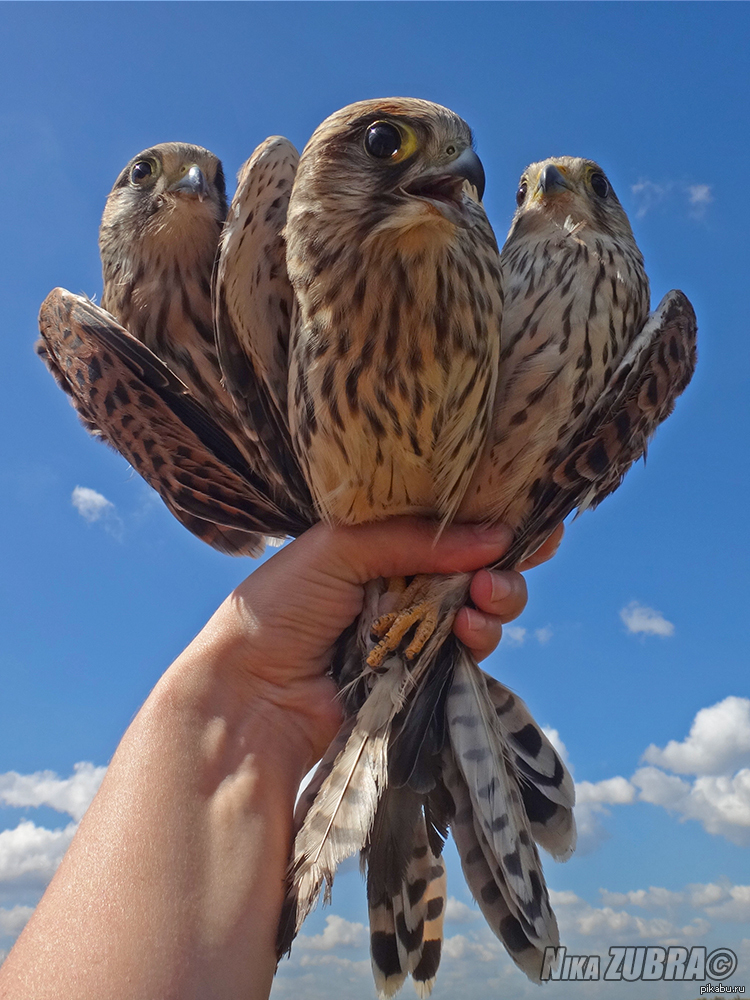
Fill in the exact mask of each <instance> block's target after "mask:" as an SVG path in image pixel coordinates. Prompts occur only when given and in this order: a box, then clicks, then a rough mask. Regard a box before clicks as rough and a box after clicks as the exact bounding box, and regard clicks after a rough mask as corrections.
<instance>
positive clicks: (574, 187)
mask: <svg viewBox="0 0 750 1000" xmlns="http://www.w3.org/2000/svg"><path fill="white" fill-rule="evenodd" d="M516 203H517V205H518V208H517V209H516V214H515V215H514V217H513V223H512V225H511V233H513V232H514V230H516V229H517V228H521V227H522V228H523V229H524V230H525V231H526V232H529V231H531V230H533V229H537V228H540V229H541V228H546V227H548V226H549V224H550V223H553V224H556V225H559V226H560V227H563V228H565V229H568V230H572V229H573V228H574V227H576V226H577V227H579V229H580V228H581V227H583V226H591V227H592V228H593V229H594V231H595V232H598V233H607V234H608V235H610V236H613V237H615V238H619V239H624V240H628V241H632V240H633V231H632V230H631V228H630V223H629V222H628V217H627V215H626V214H625V210H624V209H623V207H622V205H621V204H620V202H619V201H618V199H617V195H616V194H615V192H614V190H613V188H612V185H611V184H610V182H609V180H608V179H607V177H606V175H605V173H604V171H603V170H602V168H601V167H600V166H599V164H598V163H595V162H594V161H593V160H584V159H581V158H580V157H576V156H554V157H551V158H550V159H548V160H542V161H541V162H540V163H532V164H531V165H530V166H528V167H527V168H526V170H524V172H523V174H522V175H521V180H520V181H519V183H518V191H517V192H516Z"/></svg>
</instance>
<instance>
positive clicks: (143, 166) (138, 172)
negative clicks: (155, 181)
mask: <svg viewBox="0 0 750 1000" xmlns="http://www.w3.org/2000/svg"><path fill="white" fill-rule="evenodd" d="M152 173H153V167H152V166H151V164H150V163H149V162H148V160H139V161H138V162H137V163H136V164H135V166H134V167H133V169H132V170H131V171H130V179H131V181H132V182H133V184H140V182H141V181H145V179H146V178H147V177H150V176H151V174H152Z"/></svg>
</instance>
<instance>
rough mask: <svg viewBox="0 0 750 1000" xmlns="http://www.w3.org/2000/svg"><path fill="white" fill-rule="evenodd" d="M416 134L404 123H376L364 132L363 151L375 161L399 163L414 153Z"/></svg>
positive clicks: (416, 144)
mask: <svg viewBox="0 0 750 1000" xmlns="http://www.w3.org/2000/svg"><path fill="white" fill-rule="evenodd" d="M418 146H419V143H418V141H417V136H416V133H415V132H414V129H412V128H411V127H410V126H409V125H406V124H405V123H404V122H393V121H376V122H373V123H372V125H368V127H367V130H366V131H365V150H366V152H367V153H368V155H370V156H372V157H373V158H374V159H376V160H388V161H389V162H390V163H401V162H402V161H403V160H407V159H408V158H409V157H410V156H413V155H414V153H416V151H417V148H418Z"/></svg>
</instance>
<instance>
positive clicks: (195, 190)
mask: <svg viewBox="0 0 750 1000" xmlns="http://www.w3.org/2000/svg"><path fill="white" fill-rule="evenodd" d="M169 190H170V191H173V192H174V191H179V192H181V193H183V194H192V195H196V196H197V197H198V198H200V200H201V201H203V199H204V198H205V197H206V195H207V194H208V184H207V183H206V178H205V177H204V176H203V171H202V170H201V168H200V167H197V166H196V165H195V164H193V166H192V167H191V168H190V169H189V170H188V172H187V173H186V174H185V175H184V177H181V178H180V180H179V181H177V183H176V184H173V185H172V186H171V187H170V189H169Z"/></svg>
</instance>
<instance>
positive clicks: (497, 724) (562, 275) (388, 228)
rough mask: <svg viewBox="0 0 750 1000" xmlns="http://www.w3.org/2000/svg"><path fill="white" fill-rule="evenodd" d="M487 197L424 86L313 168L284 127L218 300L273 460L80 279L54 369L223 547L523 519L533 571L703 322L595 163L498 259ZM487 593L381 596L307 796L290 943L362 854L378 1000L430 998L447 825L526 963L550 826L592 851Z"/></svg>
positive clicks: (284, 942)
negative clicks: (276, 488) (653, 267)
mask: <svg viewBox="0 0 750 1000" xmlns="http://www.w3.org/2000/svg"><path fill="white" fill-rule="evenodd" d="M482 189H483V172H482V169H481V164H480V163H479V161H478V159H477V157H476V156H475V154H474V153H473V152H472V148H471V137H470V133H469V130H468V127H467V126H466V125H465V123H464V122H463V121H462V120H461V119H460V118H458V117H457V116H456V115H454V114H453V113H452V112H450V111H448V110H447V109H445V108H441V107H439V106H437V105H434V104H430V103H428V102H423V101H413V100H405V99H387V100H379V101H369V102H362V103H360V104H356V105H353V106H351V107H349V108H345V109H343V111H341V112H338V113H337V114H336V115H334V116H332V117H331V118H329V119H328V120H327V121H326V122H324V123H323V125H322V126H321V127H320V128H319V129H318V130H317V131H316V133H315V134H314V136H313V138H312V139H311V141H310V143H309V144H308V146H307V148H306V149H305V151H304V153H303V156H302V159H301V161H300V163H299V167H297V155H296V152H295V151H294V149H293V147H291V145H290V144H289V143H287V142H286V140H283V139H279V138H275V139H272V140H268V141H267V142H266V143H264V144H263V145H262V146H261V147H259V149H258V150H257V151H256V153H255V154H254V156H253V158H251V160H250V161H248V164H247V165H246V167H245V168H243V172H242V173H241V175H240V186H239V188H238V192H237V195H236V196H235V199H234V201H233V203H232V205H231V206H230V209H229V214H228V218H227V224H226V226H225V229H224V234H223V236H222V241H221V252H220V258H219V265H218V268H217V272H216V288H215V295H214V298H215V303H214V305H215V310H216V312H215V321H216V337H217V353H218V356H219V359H220V364H221V366H222V369H223V375H224V385H225V386H226V391H227V392H228V393H229V395H230V396H231V399H232V401H233V404H234V411H235V413H236V414H237V415H238V417H239V420H240V423H241V425H242V429H243V431H245V432H246V433H247V435H248V436H249V438H250V439H251V440H252V441H253V442H255V443H256V444H257V446H258V451H259V452H260V455H259V456H256V458H255V460H253V457H252V456H251V455H249V454H248V453H247V450H244V451H243V449H242V448H241V447H240V446H239V445H238V444H237V443H236V441H235V434H234V433H233V432H229V433H228V429H224V428H223V427H222V426H220V421H221V418H220V416H219V414H218V410H217V409H216V407H215V406H213V404H212V402H211V400H210V399H208V398H206V397H201V396H200V395H199V394H196V392H191V391H190V389H188V388H187V386H186V385H184V384H183V382H181V381H180V380H179V379H177V378H175V376H174V373H172V372H170V370H169V368H168V367H167V366H166V365H165V364H164V363H163V362H162V361H159V359H158V358H155V357H154V356H153V354H152V352H151V351H149V350H148V349H147V348H146V347H144V345H143V344H141V343H139V342H138V341H136V340H135V339H134V338H133V337H132V336H130V334H128V332H127V331H125V330H122V329H121V328H119V327H118V326H117V325H116V324H114V323H113V322H112V320H111V318H110V317H108V316H107V314H106V313H104V312H102V311H101V310H98V309H97V308H96V307H94V306H92V305H91V304H90V303H87V302H85V301H84V300H80V299H78V298H77V297H74V296H70V295H69V293H62V292H59V291H58V292H55V293H52V295H51V296H50V297H48V300H47V301H46V303H45V305H44V306H43V310H42V315H41V317H40V324H41V328H42V333H43V338H44V342H45V344H46V350H47V360H48V363H50V366H51V367H52V368H53V371H55V373H56V375H57V377H58V379H59V380H60V381H61V384H63V385H64V387H66V389H67V391H69V392H70V393H71V394H72V395H73V397H74V399H75V402H76V405H77V407H78V410H79V413H80V414H81V415H82V416H83V418H84V422H88V425H89V426H91V425H93V426H95V427H97V428H98V429H99V430H100V432H101V433H102V434H103V435H104V436H105V437H107V439H108V440H109V441H110V442H111V443H113V444H114V445H115V447H117V448H118V449H119V450H121V451H122V452H123V454H125V455H126V457H128V458H129V460H130V461H131V462H134V464H135V467H136V468H138V469H139V471H142V472H143V474H144V475H146V476H147V478H148V477H149V475H150V476H151V478H150V479H149V481H151V482H152V483H153V484H154V485H156V487H157V488H158V489H159V490H160V492H161V493H162V496H163V497H164V498H165V500H166V501H167V503H168V504H169V505H170V508H171V509H172V510H173V512H175V513H176V515H177V516H178V517H180V518H181V520H182V521H183V523H185V524H186V525H187V526H188V527H190V528H191V530H194V531H196V525H197V527H198V528H199V529H200V530H197V531H196V533H197V534H199V535H200V536H201V537H204V538H207V540H209V541H210V540H211V537H210V534H209V532H208V529H207V526H208V525H210V524H213V525H215V526H216V527H217V529H218V530H220V531H221V532H223V536H222V537H223V538H224V541H225V547H226V548H229V547H230V544H229V542H228V541H226V539H227V538H228V534H229V533H230V532H232V531H235V530H238V531H247V530H250V531H260V532H264V533H271V534H274V533H282V532H283V531H287V532H288V533H290V534H297V533H299V531H300V530H303V529H304V527H305V526H306V525H307V524H309V523H312V521H314V520H315V519H317V518H318V517H324V518H326V519H328V520H330V521H333V522H348V523H353V522H358V521H362V520H369V519H372V518H380V517H386V516H391V515H392V514H396V513H403V512H410V513H423V514H428V515H432V516H434V517H435V518H436V519H437V520H439V521H443V522H446V521H448V520H450V519H451V518H455V517H458V518H461V519H465V520H480V521H492V520H495V519H510V521H511V523H512V525H513V526H514V527H515V528H516V529H517V534H516V541H515V543H514V545H513V548H512V550H511V552H509V553H508V555H507V556H506V557H505V558H504V559H503V561H502V566H503V567H511V566H514V565H516V564H517V563H518V561H519V560H520V558H521V557H522V556H523V555H524V554H525V553H527V552H530V551H532V550H533V549H534V548H536V547H537V545H538V544H539V543H540V542H541V541H542V540H543V539H544V537H545V536H546V535H547V534H548V533H549V531H550V530H551V529H552V528H553V527H554V526H555V525H556V524H557V523H558V522H559V521H560V520H561V519H562V518H563V517H565V516H566V515H567V514H568V513H570V512H571V511H572V510H573V509H575V508H576V507H581V508H582V507H585V506H593V505H594V504H596V503H598V502H599V500H601V499H602V498H603V497H604V496H606V495H607V493H609V492H611V491H612V490H613V489H615V488H616V487H617V485H618V484H619V482H620V480H621V478H622V476H623V475H624V473H625V472H626V471H627V468H628V467H629V466H630V464H632V462H633V461H635V460H636V459H637V458H638V457H640V456H641V455H642V454H643V453H644V452H645V447H646V443H647V441H648V439H649V437H650V435H651V434H652V433H653V431H654V430H655V428H656V426H657V425H658V423H659V422H660V421H661V420H663V419H664V418H665V417H666V416H667V415H668V413H669V412H670V411H671V408H672V405H673V403H674V399H675V398H676V396H677V395H679V393H680V392H681V391H682V389H683V388H684V386H685V385H686V384H687V381H689V378H690V375H691V373H692V368H693V365H694V360H695V346H694V342H695V318H694V315H693V313H692V309H691V308H690V305H689V303H688V302H687V300H686V299H685V297H684V296H683V295H682V294H681V293H679V292H672V293H670V294H669V295H668V296H667V297H666V298H665V299H664V300H663V301H662V303H661V305H660V306H659V308H658V309H657V310H656V312H655V313H654V314H652V315H651V316H650V317H648V316H647V311H648V285H647V282H646V279H645V274H644V272H643V266H642V261H641V258H640V254H639V253H638V250H637V247H636V245H635V242H634V240H633V237H632V233H631V231H630V227H629V225H628V222H627V219H626V217H625V215H624V212H623V211H622V209H621V207H620V206H619V202H617V199H616V198H615V196H614V194H613V192H612V191H611V187H610V186H609V182H608V181H607V180H606V177H604V174H603V173H602V172H601V170H600V169H599V168H598V167H596V165H595V164H592V163H590V161H581V160H573V159H568V158H559V159H556V160H554V161H549V162H545V163H544V164H537V165H534V166H532V167H530V168H529V169H528V170H527V171H526V173H525V174H524V177H523V178H522V182H521V185H520V187H519V191H518V196H517V198H518V203H519V207H518V211H517V213H516V216H515V218H514V221H513V226H512V228H511V233H510V235H509V238H508V241H507V243H506V247H505V249H504V250H503V253H502V256H501V257H499V256H498V250H497V246H496V244H495V240H494V236H493V234H492V230H491V228H490V226H489V223H488V222H487V219H486V217H485V215H484V212H483V210H482V208H481V204H480V199H481V195H482ZM287 205H288V206H289V208H288V212H287ZM287 271H288V274H289V278H291V283H290V281H289V278H287ZM504 299H505V305H503V300H504ZM131 333H132V331H131ZM290 336H291V339H290ZM288 344H289V345H290V347H289V355H288V360H287V349H288V348H287V345H288ZM193 388H194V389H195V388H196V387H195V386H194V387H193ZM92 390H93V392H92ZM222 391H224V390H223V389H222ZM126 397H127V398H126ZM133 428H135V431H134V430H133ZM181 438H182V440H181ZM164 440H165V441H166V446H164V445H163V443H162V442H163V441H164ZM292 449H295V450H294V451H293V450H292ZM153 454H155V455H156V459H157V460H156V461H154V460H153V459H152V457H151V456H152V455H153ZM131 456H134V457H135V460H134V458H133V457H131ZM296 462H298V463H299V464H298V465H296ZM217 466H218V467H220V469H221V473H218V472H217V471H216V469H217ZM154 467H156V471H154ZM144 469H145V470H146V471H145V472H144ZM279 470H284V472H283V473H282V474H287V475H289V478H290V483H291V486H290V494H291V495H290V497H288V498H287V499H286V501H285V500H284V498H282V497H280V496H279V495H278V494H277V493H273V489H272V486H273V481H274V477H275V475H276V473H278V472H279ZM300 470H301V471H300ZM301 472H303V473H304V478H305V479H306V481H307V485H308V486H309V490H310V493H311V494H312V496H313V497H314V507H313V504H312V501H310V500H308V505H307V506H306V505H305V499H304V495H303V493H304V491H303V490H300V488H299V485H296V484H298V481H299V480H298V477H301ZM233 491H234V492H233ZM186 511H187V512H188V513H189V515H190V517H194V518H195V523H194V524H191V523H190V520H189V519H188V518H186V517H185V516H184V514H185V512H186ZM269 519H270V520H269ZM467 585H468V578H466V577H463V576H457V577H451V578H429V577H427V578H417V579H416V580H415V581H413V582H412V583H411V585H410V586H409V587H408V588H407V589H406V591H405V594H404V595H403V596H402V599H401V603H402V605H403V607H402V608H399V609H397V611H396V612H395V613H394V614H393V615H392V616H389V617H386V618H383V617H382V616H381V615H380V611H381V610H382V606H383V603H384V602H387V601H389V600H390V601H392V599H393V597H392V594H386V595H385V596H383V589H384V587H383V585H382V582H378V581H374V582H373V583H372V584H371V585H369V586H368V588H367V601H366V607H365V610H364V611H363V614H362V617H361V619H360V621H359V622H358V623H357V624H356V625H355V626H354V627H352V629H350V630H349V632H348V633H347V634H346V635H345V636H343V637H342V641H341V643H340V646H339V649H338V650H337V653H336V655H335V657H334V663H333V666H332V669H333V673H334V676H335V677H336V679H337V680H338V681H339V683H340V685H341V687H342V699H343V703H344V707H345V711H346V721H345V723H344V726H343V727H342V730H341V732H340V733H339V736H338V737H337V740H335V741H334V743H333V744H332V747H331V748H330V749H329V751H328V753H327V754H326V756H325V758H324V760H323V762H322V763H321V766H320V768H319V771H318V773H317V775H316V778H315V779H314V781H313V783H312V785H311V786H310V788H309V789H308V791H307V793H306V794H305V795H304V796H303V797H302V799H301V800H300V803H299V808H298V815H297V823H298V826H299V833H298V835H297V839H296V842H295V848H294V859H293V867H292V871H291V875H290V890H289V895H288V900H287V907H286V911H285V914H284V915H283V918H282V922H281V926H280V931H279V949H280V951H281V952H283V951H284V950H286V949H287V948H288V947H289V946H290V944H291V941H292V939H293V937H294V934H295V933H296V931H297V929H298V928H299V926H300V924H301V922H302V920H303V919H304V917H305V915H306V913H307V912H309V909H310V908H311V907H312V906H313V905H314V903H315V900H316V899H317V897H318V895H319V892H320V890H321V888H322V887H323V885H324V884H325V888H326V893H328V892H329V890H330V883H331V881H332V878H333V873H334V871H335V868H336V865H337V864H338V862H339V861H340V860H341V859H342V858H344V857H346V856H348V855H350V854H352V853H355V852H357V851H361V852H362V857H363V863H364V864H366V865H367V870H368V903H369V907H370V920H371V952H372V959H373V971H374V974H375V980H376V985H377V987H378V991H379V993H380V995H381V996H391V995H393V993H394V992H395V991H396V990H397V989H398V988H399V987H400V986H401V984H402V983H403V982H404V980H405V978H406V976H407V975H409V974H411V976H412V978H413V980H414V983H415V986H416V987H417V992H418V993H419V994H420V995H421V996H426V995H427V994H428V993H429V992H430V989H431V988H432V984H433V982H434V979H435V974H436V971H437V965H438V962H439V957H440V940H441V938H442V919H443V915H444V903H445V898H446V897H445V870H444V866H443V862H442V859H441V849H442V842H443V838H444V836H445V834H446V831H447V828H448V826H450V827H451V828H452V831H453V834H454V837H455V840H456V842H457V845H458V848H459V853H460V855H461V860H462V865H463V868H464V872H465V874H466V877H467V881H468V882H469V885H470V887H471V889H472V892H473V894H474V896H475V898H476V899H477V901H478V903H479V905H480V907H481V908H482V911H483V912H484V914H485V916H486V917H487V919H488V922H489V923H490V926H491V927H492V929H493V931H494V932H495V933H496V934H497V935H498V937H499V938H500V940H501V941H503V943H504V944H505V945H506V947H507V948H508V950H509V953H510V954H511V956H512V957H513V958H514V960H515V961H516V962H517V963H518V964H519V966H520V967H521V968H522V969H523V970H524V971H525V972H526V973H527V974H528V975H529V976H530V977H531V978H538V977H539V974H540V971H541V955H542V953H543V949H544V947H545V945H547V944H554V943H556V942H557V928H556V924H555V920H554V915H553V914H552V911H551V909H550V907H549V900H548V897H547V892H546V888H545V885H544V879H543V874H542V870H541V864H540V861H539V857H538V854H537V852H536V847H535V844H534V842H536V843H539V844H540V845H541V846H543V847H545V849H547V850H548V851H550V853H552V854H553V855H554V856H556V857H561V858H562V857H566V856H567V855H568V854H569V853H570V851H571V850H572V849H573V845H574V837H575V828H574V824H573V821H572V803H573V791H572V782H571V780H570V777H569V775H568V774H567V772H566V770H565V768H564V766H563V764H562V762H561V761H560V759H559V757H558V755H557V754H556V753H555V751H554V750H553V748H552V747H551V745H550V744H549V743H548V742H547V740H546V738H545V737H544V734H543V733H542V732H541V730H540V729H539V727H538V726H537V725H536V723H534V721H533V719H532V718H531V716H530V714H529V713H528V710H527V709H526V707H525V706H524V705H523V703H522V702H521V701H520V699H518V698H517V697H516V696H515V695H513V694H511V693H510V692H509V691H508V690H507V689H506V688H504V687H503V686H502V685H500V684H498V682H496V681H493V680H492V679H491V678H489V677H487V675H485V674H483V673H482V672H481V671H480V670H479V669H478V667H477V666H476V664H475V663H474V662H473V660H472V659H471V658H470V657H469V656H468V654H467V653H466V652H465V651H464V650H462V649H461V647H460V645H459V644H458V643H457V641H456V640H454V639H453V638H452V635H451V631H450V630H451V624H452V618H453V615H454V613H455V610H456V609H457V608H458V607H459V606H460V605H461V604H462V603H464V601H465V599H466V588H467ZM391 589H395V588H393V587H392V588H391ZM373 625H374V627H375V629H376V631H378V632H381V633H384V638H383V639H382V640H381V642H380V643H377V644H376V640H374V639H373V636H372V634H371V632H372V628H373ZM402 640H403V641H402ZM368 660H369V662H368Z"/></svg>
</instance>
